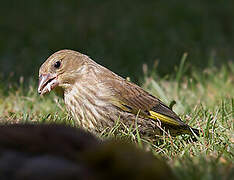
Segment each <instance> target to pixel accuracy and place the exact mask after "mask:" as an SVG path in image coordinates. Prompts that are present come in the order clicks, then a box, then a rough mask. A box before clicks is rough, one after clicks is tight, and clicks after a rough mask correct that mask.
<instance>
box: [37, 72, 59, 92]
mask: <svg viewBox="0 0 234 180" xmlns="http://www.w3.org/2000/svg"><path fill="white" fill-rule="evenodd" d="M58 84H59V83H58V80H57V76H56V75H54V74H50V73H49V74H41V75H40V77H39V82H38V93H39V94H40V95H43V94H45V93H47V92H50V91H51V90H53V89H54V88H55V87H56V86H58Z"/></svg>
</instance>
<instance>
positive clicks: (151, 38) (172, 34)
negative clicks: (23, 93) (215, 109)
mask: <svg viewBox="0 0 234 180" xmlns="http://www.w3.org/2000/svg"><path fill="white" fill-rule="evenodd" d="M233 32H234V3H233V1H231V0H230V1H225V0H206V1H204V0H190V1H188V0H170V1H166V0H159V1H156V0H148V1H147V0H145V1H142V0H126V1H117V0H96V1H95V0H84V1H77V0H67V1H58V0H57V1H55V0H54V1H53V0H40V1H32V0H30V1H27V0H24V1H20V0H18V1H1V5H0V71H1V73H0V74H2V75H3V76H5V77H6V76H9V74H10V73H12V72H14V74H15V75H14V77H16V79H17V78H18V77H19V76H22V75H23V76H24V77H26V78H28V77H33V78H35V79H36V78H37V74H38V69H39V67H40V64H41V63H42V62H43V61H44V60H45V59H46V58H47V57H48V56H49V55H51V54H52V53H53V52H55V51H57V50H60V49H64V48H68V49H73V50H77V51H80V52H82V53H84V54H87V55H89V56H90V57H91V58H92V59H94V60H95V61H97V62H98V63H100V64H102V65H104V66H106V67H108V68H110V69H111V70H113V71H115V72H117V73H118V74H120V75H122V76H130V77H131V78H133V79H138V78H139V77H140V76H141V75H142V64H143V63H147V64H148V65H149V66H150V67H151V66H152V65H153V63H154V61H155V60H159V66H158V68H157V71H158V73H159V74H160V75H161V76H164V75H165V74H170V73H173V72H174V71H175V66H178V64H179V62H180V60H181V57H182V54H183V53H184V52H188V54H189V56H188V62H189V64H191V67H196V68H199V69H203V68H204V67H206V66H207V65H208V64H209V63H211V62H212V63H214V64H215V65H216V66H219V65H220V64H222V63H226V62H227V61H230V60H233V57H234V51H233V47H234V37H233ZM188 72H189V71H188Z"/></svg>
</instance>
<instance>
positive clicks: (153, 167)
mask: <svg viewBox="0 0 234 180" xmlns="http://www.w3.org/2000/svg"><path fill="white" fill-rule="evenodd" d="M120 178H124V179H172V178H173V179H175V177H174V175H173V174H172V172H171V170H170V168H169V167H168V166H167V165H166V163H165V162H163V161H161V160H159V159H157V158H156V157H154V156H153V155H152V154H151V153H146V152H144V151H142V150H139V149H137V148H136V147H134V146H133V145H130V144H127V143H123V142H119V141H115V140H110V141H104V142H103V141H100V140H98V139H97V138H96V137H94V136H93V135H91V134H90V133H88V132H85V131H84V130H81V129H76V128H71V127H67V126H63V125H29V124H25V125H23V124H22V125H20V124H18V125H1V126H0V179H1V180H15V179H16V180H32V179H33V180H42V179H43V180H63V179H64V180H65V179H66V180H70V179H90V180H98V179H120Z"/></svg>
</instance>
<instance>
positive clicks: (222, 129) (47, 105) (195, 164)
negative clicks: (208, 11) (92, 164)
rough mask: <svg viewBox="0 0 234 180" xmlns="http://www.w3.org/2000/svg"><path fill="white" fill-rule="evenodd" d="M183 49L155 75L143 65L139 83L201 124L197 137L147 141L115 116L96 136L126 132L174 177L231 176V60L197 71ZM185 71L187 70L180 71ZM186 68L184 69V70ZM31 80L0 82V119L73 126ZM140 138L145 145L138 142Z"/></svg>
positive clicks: (233, 111)
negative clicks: (170, 66)
mask: <svg viewBox="0 0 234 180" xmlns="http://www.w3.org/2000/svg"><path fill="white" fill-rule="evenodd" d="M186 56H187V55H186V54H185V55H184V56H183V58H182V61H181V64H180V65H179V68H178V69H177V70H176V73H174V74H172V75H170V76H165V77H164V78H159V76H158V74H157V67H156V68H155V69H154V70H153V71H148V70H147V69H148V68H147V66H146V65H144V68H143V69H144V77H143V78H142V79H141V81H142V87H143V88H144V89H146V90H147V91H149V92H151V93H152V94H154V95H156V96H159V97H160V98H161V99H162V100H163V101H164V102H165V103H166V104H168V105H169V104H170V102H172V101H173V100H175V101H176V104H175V105H174V106H173V110H174V111H176V112H177V113H178V114H179V115H180V117H181V118H182V119H183V121H185V122H186V123H188V124H189V125H191V126H192V127H195V128H198V129H200V130H201V134H202V135H201V137H199V138H198V141H197V142H190V143H188V141H190V139H188V138H186V136H183V137H182V136H178V137H175V138H172V137H170V136H169V137H168V136H164V137H162V140H161V141H160V143H155V144H153V143H152V142H150V141H145V140H144V139H141V137H140V135H139V133H136V135H134V134H133V133H132V129H131V128H129V129H127V128H126V130H125V131H118V127H119V126H121V125H122V124H121V123H120V122H117V124H116V127H113V128H112V129H111V130H108V131H107V132H103V134H102V135H101V137H103V138H106V137H112V136H113V134H116V137H120V138H122V137H129V138H130V139H131V140H132V141H134V142H135V143H136V144H137V145H138V146H139V147H141V148H145V149H146V150H150V151H152V152H153V153H154V154H155V155H156V156H161V157H162V158H163V159H165V160H166V161H167V163H168V164H169V165H170V166H171V168H172V170H173V172H174V173H175V175H176V176H177V177H178V178H179V179H231V177H233V175H234V167H233V156H234V151H233V148H234V145H233V144H234V136H233V129H234V123H233V122H234V121H233V120H234V64H233V63H231V62H230V63H229V64H226V65H223V66H221V67H219V68H215V67H213V66H210V67H208V68H206V69H205V70H203V71H200V70H196V69H192V68H191V67H190V68H189V67H188V63H187V62H186ZM186 71H191V72H190V73H186ZM185 74H190V75H185ZM36 87H37V85H36V82H35V81H33V80H29V81H27V82H24V80H23V78H22V77H21V78H20V82H19V83H17V84H15V83H11V84H10V83H8V84H7V83H3V82H2V83H1V84H0V121H1V123H25V122H35V123H37V122H39V123H45V122H46V123H67V124H71V125H73V126H75V124H74V122H73V120H72V118H71V117H70V116H69V115H68V114H67V112H66V111H65V109H64V104H63V101H62V99H60V98H58V97H56V96H55V95H54V94H50V95H47V97H44V98H42V97H40V96H39V95H38V94H37V90H36ZM142 144H146V146H144V145H142Z"/></svg>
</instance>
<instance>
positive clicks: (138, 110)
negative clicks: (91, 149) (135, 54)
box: [38, 50, 198, 135]
mask: <svg viewBox="0 0 234 180" xmlns="http://www.w3.org/2000/svg"><path fill="white" fill-rule="evenodd" d="M54 88H55V89H59V88H60V89H62V91H63V95H64V100H65V104H66V107H67V109H68V111H69V112H71V114H72V115H73V117H74V118H75V119H76V121H77V123H78V125H80V126H81V127H84V128H86V129H89V130H90V131H97V132H100V131H102V130H103V129H105V128H106V127H113V126H114V124H115V122H116V121H117V120H120V121H121V122H123V123H124V124H126V125H127V126H130V125H132V124H134V122H135V121H136V119H137V123H138V128H139V130H140V132H141V134H149V135H156V134H160V133H161V130H160V129H159V128H158V124H161V127H162V128H163V129H164V128H165V130H166V131H168V130H169V131H170V134H171V135H179V134H186V133H187V134H192V131H191V128H190V127H189V126H188V125H187V124H185V123H184V122H183V121H181V119H180V118H179V117H178V116H177V115H176V114H175V113H174V112H173V111H172V110H171V109H170V108H169V107H167V106H166V105H165V104H163V103H162V102H161V101H160V100H159V99H158V98H156V97H154V96H152V95H151V94H149V93H148V92H146V91H145V90H143V89H142V88H141V87H139V86H137V85H136V84H134V83H132V82H129V81H127V80H125V79H123V78H122V77H120V76H118V75H116V74H115V73H113V72H112V71H110V70H108V69H107V68H105V67H103V66H101V65H99V64H97V63H96V62H94V61H93V60H91V59H90V58H89V57H88V56H86V55H83V54H81V53H79V52H76V51H72V50H61V51H58V52H56V53H54V54H53V55H51V56H50V57H49V58H48V59H47V60H46V61H45V62H44V63H43V64H42V66H41V68H40V71H39V87H38V92H39V94H45V93H47V92H50V91H51V90H52V89H54ZM192 130H193V131H194V132H195V133H196V134H198V130H196V129H192Z"/></svg>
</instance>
